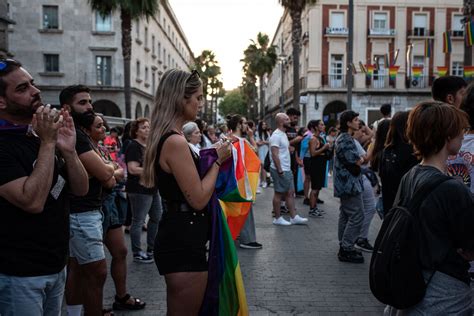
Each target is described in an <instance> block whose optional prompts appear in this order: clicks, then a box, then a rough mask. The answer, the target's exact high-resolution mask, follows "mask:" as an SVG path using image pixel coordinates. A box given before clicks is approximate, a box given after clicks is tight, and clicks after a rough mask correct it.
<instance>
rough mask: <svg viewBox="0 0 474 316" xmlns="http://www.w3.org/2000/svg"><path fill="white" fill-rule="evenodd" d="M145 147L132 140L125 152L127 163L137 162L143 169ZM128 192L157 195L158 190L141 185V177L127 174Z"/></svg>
mask: <svg viewBox="0 0 474 316" xmlns="http://www.w3.org/2000/svg"><path fill="white" fill-rule="evenodd" d="M144 153H145V147H143V146H142V145H141V144H140V143H139V142H137V141H136V140H132V141H131V142H130V143H129V144H128V146H127V150H126V151H125V162H126V163H129V162H130V161H136V162H138V163H139V164H140V167H143V159H144ZM126 190H127V192H128V193H139V194H155V193H156V192H157V189H156V188H146V187H144V186H142V185H141V184H140V176H137V175H133V174H131V173H128V174H127V184H126Z"/></svg>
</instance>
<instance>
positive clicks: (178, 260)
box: [154, 201, 211, 275]
mask: <svg viewBox="0 0 474 316" xmlns="http://www.w3.org/2000/svg"><path fill="white" fill-rule="evenodd" d="M210 227H211V226H210V216H209V213H208V212H207V210H206V211H204V212H203V211H196V210H194V209H192V208H191V207H190V206H189V205H188V204H187V203H168V202H166V201H163V215H162V217H161V220H160V225H159V228H158V234H157V235H156V240H155V252H154V256H155V263H156V266H157V267H158V272H159V273H160V274H161V275H164V274H169V273H175V272H201V271H207V270H208V261H207V256H208V248H207V244H208V241H209V232H210Z"/></svg>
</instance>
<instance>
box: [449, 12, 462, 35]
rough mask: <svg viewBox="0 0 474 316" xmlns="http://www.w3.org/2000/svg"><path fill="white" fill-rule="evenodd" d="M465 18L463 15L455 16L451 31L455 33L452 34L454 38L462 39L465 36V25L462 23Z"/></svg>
mask: <svg viewBox="0 0 474 316" xmlns="http://www.w3.org/2000/svg"><path fill="white" fill-rule="evenodd" d="M463 18H464V17H463V16H462V15H454V16H453V20H452V25H451V30H452V31H453V32H452V34H453V35H452V36H453V37H454V36H455V37H462V36H464V30H463V28H464V25H463V23H462V21H463Z"/></svg>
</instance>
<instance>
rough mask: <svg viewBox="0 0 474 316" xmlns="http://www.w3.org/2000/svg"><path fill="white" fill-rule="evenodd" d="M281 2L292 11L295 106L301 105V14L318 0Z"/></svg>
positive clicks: (285, 0)
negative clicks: (307, 6)
mask: <svg viewBox="0 0 474 316" xmlns="http://www.w3.org/2000/svg"><path fill="white" fill-rule="evenodd" d="M279 1H280V4H281V5H282V6H283V7H284V8H285V9H287V10H288V11H289V12H290V16H291V44H292V46H293V107H295V108H299V106H300V50H301V33H302V32H301V29H302V27H301V14H302V13H303V10H304V8H305V7H306V5H310V4H314V3H316V0H279Z"/></svg>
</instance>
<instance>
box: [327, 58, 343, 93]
mask: <svg viewBox="0 0 474 316" xmlns="http://www.w3.org/2000/svg"><path fill="white" fill-rule="evenodd" d="M329 71H330V74H329V86H330V87H331V88H342V87H343V86H344V82H343V79H344V78H343V74H344V55H331V67H330V70H329Z"/></svg>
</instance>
